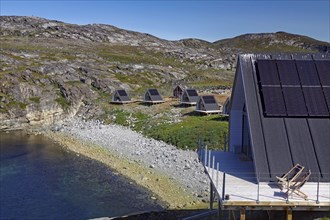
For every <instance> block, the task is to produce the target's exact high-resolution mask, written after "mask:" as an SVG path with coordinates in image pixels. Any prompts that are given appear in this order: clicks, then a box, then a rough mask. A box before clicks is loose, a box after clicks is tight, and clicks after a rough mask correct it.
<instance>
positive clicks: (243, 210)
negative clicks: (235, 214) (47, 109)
mask: <svg viewBox="0 0 330 220" xmlns="http://www.w3.org/2000/svg"><path fill="white" fill-rule="evenodd" d="M240 220H245V208H242V209H241V215H240Z"/></svg>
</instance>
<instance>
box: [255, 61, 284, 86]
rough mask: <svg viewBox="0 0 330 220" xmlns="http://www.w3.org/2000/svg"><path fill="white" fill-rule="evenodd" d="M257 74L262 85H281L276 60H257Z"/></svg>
mask: <svg viewBox="0 0 330 220" xmlns="http://www.w3.org/2000/svg"><path fill="white" fill-rule="evenodd" d="M257 72H258V75H259V80H260V82H261V85H279V84H280V80H279V78H278V74H277V69H276V63H275V60H257Z"/></svg>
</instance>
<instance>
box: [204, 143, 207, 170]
mask: <svg viewBox="0 0 330 220" xmlns="http://www.w3.org/2000/svg"><path fill="white" fill-rule="evenodd" d="M204 157H205V158H204V166H206V161H207V145H205V151H204Z"/></svg>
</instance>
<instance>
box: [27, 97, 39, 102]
mask: <svg viewBox="0 0 330 220" xmlns="http://www.w3.org/2000/svg"><path fill="white" fill-rule="evenodd" d="M29 100H30V101H32V102H34V103H40V97H39V96H35V97H30V98H29Z"/></svg>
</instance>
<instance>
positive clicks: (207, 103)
mask: <svg viewBox="0 0 330 220" xmlns="http://www.w3.org/2000/svg"><path fill="white" fill-rule="evenodd" d="M200 101H202V102H203V104H204V107H205V111H215V110H219V105H218V103H217V101H216V100H215V98H214V96H213V95H205V96H200Z"/></svg>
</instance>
